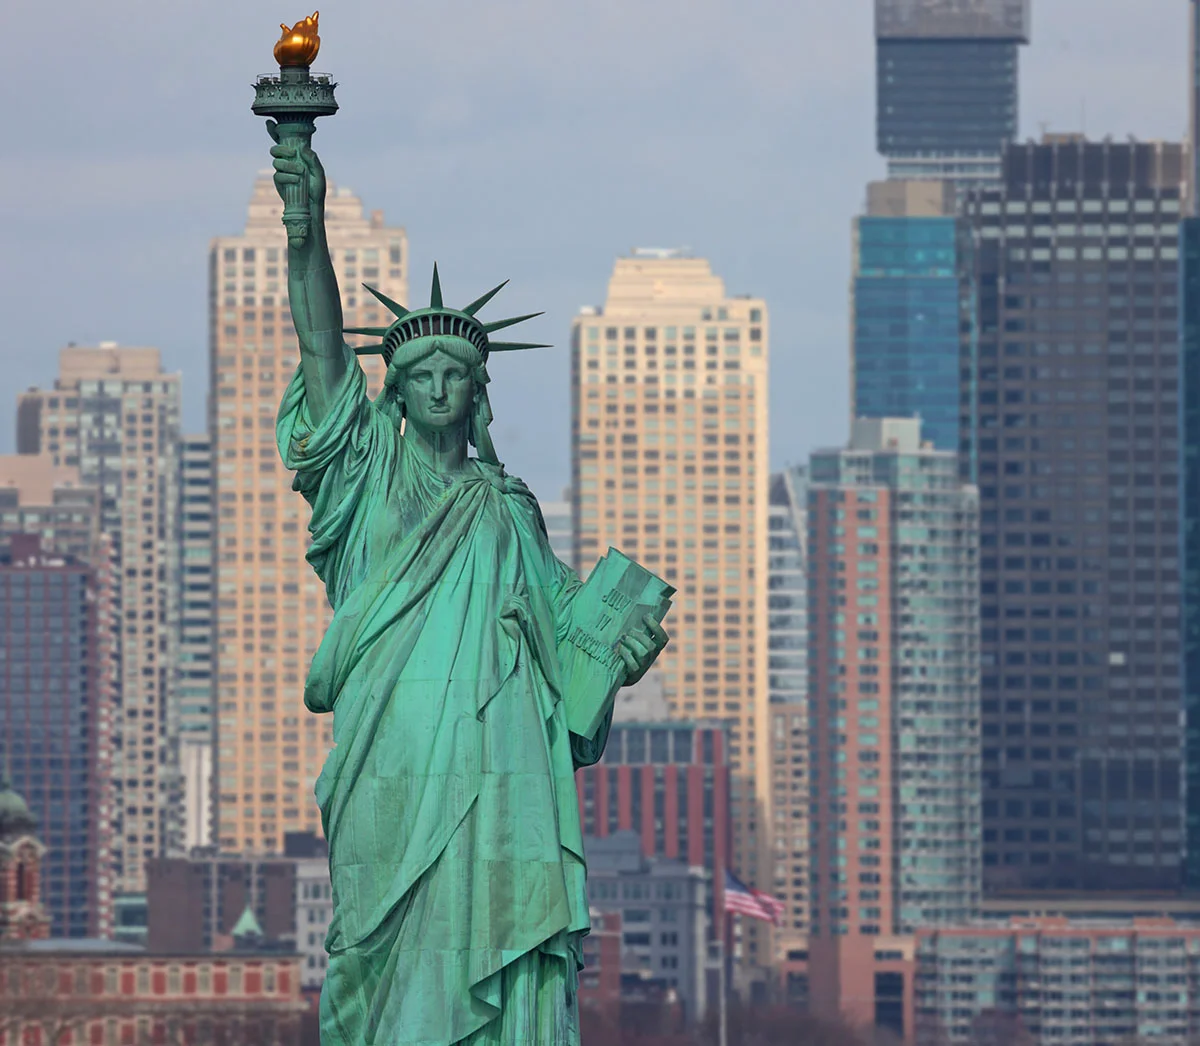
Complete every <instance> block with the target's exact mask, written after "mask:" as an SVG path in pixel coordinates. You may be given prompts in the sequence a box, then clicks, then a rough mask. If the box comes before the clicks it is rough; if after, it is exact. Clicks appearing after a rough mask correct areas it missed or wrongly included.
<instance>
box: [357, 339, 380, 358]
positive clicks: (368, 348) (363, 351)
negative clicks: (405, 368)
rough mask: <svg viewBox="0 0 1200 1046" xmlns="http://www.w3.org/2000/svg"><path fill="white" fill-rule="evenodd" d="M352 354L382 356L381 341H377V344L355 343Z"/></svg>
mask: <svg viewBox="0 0 1200 1046" xmlns="http://www.w3.org/2000/svg"><path fill="white" fill-rule="evenodd" d="M354 354H355V355H356V356H382V355H383V342H379V344H378V345H356V346H355V347H354Z"/></svg>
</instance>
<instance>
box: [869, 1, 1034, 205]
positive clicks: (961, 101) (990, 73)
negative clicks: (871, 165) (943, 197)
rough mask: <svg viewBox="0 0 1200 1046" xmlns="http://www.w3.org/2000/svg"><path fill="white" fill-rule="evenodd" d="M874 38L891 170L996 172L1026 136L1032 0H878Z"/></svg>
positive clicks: (907, 173) (880, 119)
mask: <svg viewBox="0 0 1200 1046" xmlns="http://www.w3.org/2000/svg"><path fill="white" fill-rule="evenodd" d="M875 40H876V64H877V82H876V90H877V96H876V97H877V115H876V136H877V141H878V149H879V152H880V153H881V154H882V155H883V156H885V157H886V158H887V161H888V177H889V178H949V179H953V180H955V181H958V180H961V181H964V182H975V181H978V180H980V179H985V180H986V179H988V178H992V177H995V175H996V174H997V173H998V169H999V157H1000V151H1001V149H1002V148H1003V146H1004V144H1005V143H1006V142H1010V141H1013V140H1014V139H1015V138H1016V136H1017V117H1018V112H1017V67H1018V49H1019V48H1020V46H1021V45H1022V44H1026V43H1028V42H1029V0H875Z"/></svg>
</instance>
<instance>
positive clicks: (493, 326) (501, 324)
mask: <svg viewBox="0 0 1200 1046" xmlns="http://www.w3.org/2000/svg"><path fill="white" fill-rule="evenodd" d="M544 315H545V313H543V312H531V313H529V315H527V316H513V317H511V318H510V319H507V320H495V321H493V322H492V323H485V324H484V325H483V329H484V330H485V331H487V333H488V334H491V333H493V332H494V331H501V330H504V328H505V327H511V326H513V324H516V323H524V322H525V321H526V320H532V319H533V318H534V317H535V316H544Z"/></svg>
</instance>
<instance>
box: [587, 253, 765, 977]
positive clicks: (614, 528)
mask: <svg viewBox="0 0 1200 1046" xmlns="http://www.w3.org/2000/svg"><path fill="white" fill-rule="evenodd" d="M767 343H768V327H767V313H766V306H765V305H764V303H763V302H762V300H761V299H757V298H749V297H731V296H729V295H728V294H727V293H726V291H725V285H724V283H723V281H722V280H721V279H720V277H718V276H716V275H714V274H713V272H712V269H711V268H710V266H709V263H708V262H707V261H705V260H704V259H701V258H691V257H687V256H685V255H683V254H682V253H680V252H677V251H658V250H639V251H634V253H633V254H632V255H631V256H630V257H626V258H619V259H617V262H616V265H615V267H614V269H613V274H612V278H611V279H610V281H609V285H608V297H607V300H606V302H605V304H604V307H603V308H602V309H592V310H585V311H584V312H582V313H581V314H580V315H579V316H577V317H576V319H575V322H574V325H573V329H572V356H571V374H572V408H573V410H572V419H573V420H572V472H573V475H572V489H573V490H574V491H575V492H576V501H575V504H576V513H577V515H576V527H575V540H576V546H577V549H578V554H577V556H576V557H575V558H576V562H577V563H579V564H580V565H582V566H585V567H586V566H587V565H589V564H592V563H595V562H596V560H597V559H598V558H599V556H600V555H601V554H603V553H604V551H605V550H606V549H607V548H608V546H609V545H610V544H611V545H615V546H617V547H619V548H621V549H622V550H624V551H625V552H627V553H628V554H629V555H631V556H634V557H636V558H637V559H638V560H639V561H640V562H642V563H644V564H645V565H646V566H647V567H648V568H649V569H650V570H653V571H655V572H656V573H658V574H660V575H661V576H663V577H664V578H666V580H668V581H669V582H670V583H671V584H673V585H674V586H675V587H676V588H677V589H678V596H677V597H676V600H675V605H674V609H673V610H672V612H671V615H670V617H669V618H668V620H667V628H668V631H670V632H671V635H672V640H671V644H670V645H669V646H668V647H667V648H666V650H665V651H664V652H663V654H662V655H661V656H660V657H659V659H658V662H657V666H656V667H657V669H658V671H659V673H660V675H661V678H662V680H663V688H664V693H665V696H666V698H667V701H668V705H669V708H670V711H671V714H672V716H675V717H679V718H683V719H692V720H695V719H712V718H718V717H719V718H722V719H726V720H728V721H729V723H730V762H731V765H732V767H733V785H732V791H733V798H732V803H731V815H732V818H733V821H734V823H735V825H736V829H735V839H734V861H735V865H736V867H737V868H738V873H739V875H740V876H742V877H743V878H745V879H747V880H748V881H751V882H753V881H754V880H755V878H756V877H759V876H761V877H762V878H763V880H764V882H765V879H766V878H767V877H768V869H767V868H765V867H761V861H760V850H759V849H758V847H759V846H760V845H762V843H763V840H762V837H761V833H760V831H759V828H760V825H762V824H763V823H764V821H763V819H764V818H766V817H768V816H769V814H768V805H769V800H770V796H769V787H770V761H769V752H768V746H767V744H766V734H767V695H768V679H767V645H766V640H767V628H766V606H767V600H766V586H765V584H764V582H765V579H766V576H767V541H766V528H767V478H768V450H767ZM585 572H586V571H585ZM748 958H750V959H751V961H752V962H755V963H757V962H759V961H765V959H766V957H765V955H763V956H762V957H761V958H760V956H759V954H758V947H757V941H756V940H753V939H752V940H751V941H750V942H749V951H748Z"/></svg>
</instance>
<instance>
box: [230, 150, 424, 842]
mask: <svg viewBox="0 0 1200 1046" xmlns="http://www.w3.org/2000/svg"><path fill="white" fill-rule="evenodd" d="M282 212H283V205H282V203H280V201H279V197H278V195H277V194H276V192H275V188H274V186H273V185H272V182H271V176H270V174H269V173H266V174H263V175H260V176H259V178H258V180H257V181H256V182H255V186H254V194H253V196H252V198H251V200H250V207H249V213H248V216H247V220H246V227H245V229H244V231H243V232H241V233H239V234H237V235H234V236H222V237H218V238H216V239H215V240H213V241H212V246H211V248H210V252H209V308H210V331H211V335H210V336H211V356H210V390H211V395H210V399H209V410H210V425H211V431H212V434H213V460H214V463H215V466H216V469H215V473H214V476H215V484H216V505H217V521H216V528H217V533H216V572H217V642H216V650H215V655H216V671H217V685H216V693H217V741H216V744H217V753H216V765H215V770H216V779H217V785H216V802H217V842H218V844H219V846H220V847H221V848H222V849H223V850H225V851H227V852H230V851H232V852H245V853H264V852H280V851H282V849H283V837H284V834H285V833H287V832H298V831H318V832H319V831H320V830H321V823H320V815H319V812H318V810H317V806H316V803H315V801H314V800H313V784H314V782H315V780H316V777H317V775H318V774H319V773H320V770H321V766H322V764H323V763H324V761H325V755H326V753H327V752H328V751H329V748H330V745H331V744H332V721H331V717H329V716H316V715H313V714H312V713H311V712H309V711H308V710H307V709H306V708H305V707H304V703H303V695H304V678H305V675H306V673H307V671H308V666H309V662H310V661H311V660H312V656H313V653H314V652H315V651H316V648H317V645H318V643H319V642H320V640H321V637H322V636H323V635H324V633H325V629H326V627H327V626H328V624H329V620H330V617H331V611H330V609H329V603H328V601H327V600H326V598H325V591H324V588H323V586H322V585H321V583H320V581H319V580H318V578H317V576H316V575H315V574H314V573H313V570H312V567H310V566H309V565H308V563H307V562H305V559H304V553H305V550H306V549H307V547H308V517H309V509H308V506H307V505H306V504H305V503H304V501H303V499H302V498H301V497H300V495H299V494H297V493H295V492H293V490H292V475H291V473H289V472H287V471H286V470H285V469H284V467H283V464H282V462H281V461H280V459H279V451H278V450H277V448H276V446H275V413H276V411H277V409H278V407H279V401H280V399H281V398H282V396H283V392H284V389H285V388H286V387H287V384H288V382H289V381H290V380H291V378H292V375H293V373H294V371H295V369H296V365H297V363H298V362H299V350H298V348H297V345H296V335H295V331H294V330H293V328H292V320H291V313H290V312H289V311H288V299H287V239H286V235H285V233H284V229H283V226H282V225H281V224H280V216H281V215H282ZM326 224H327V228H328V234H329V246H330V252H331V254H332V256H333V264H334V267H335V269H336V270H337V275H338V284H339V286H340V288H341V293H342V308H343V310H344V313H345V323H346V326H368V325H372V324H383V325H386V324H387V323H388V322H390V319H391V316H390V314H389V313H385V310H384V309H383V308H382V307H381V306H380V305H379V304H378V302H376V300H375V299H374V298H373V297H371V296H370V295H369V294H367V293H366V292H365V291H364V290H363V289H362V284H363V283H369V284H371V286H373V287H376V288H378V289H379V290H380V291H382V292H383V293H384V294H385V295H387V296H388V297H390V298H392V299H394V300H396V301H399V302H402V303H403V302H406V301H407V300H408V281H407V276H408V242H407V238H406V236H405V233H404V230H403V229H400V228H395V227H389V226H387V225H385V224H384V220H383V213H382V212H381V211H373V212H372V213H371V214H370V215H364V213H363V207H362V203H361V201H360V200H359V199H358V197H356V196H355V195H354V194H353V193H352V192H350V190H348V189H344V188H343V189H336V188H334V187H333V186H332V185H331V186H330V187H329V192H328V197H327V202H326ZM354 340H355V339H351V341H352V342H353V341H354ZM368 373H369V374H370V373H371V372H370V371H368Z"/></svg>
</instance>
